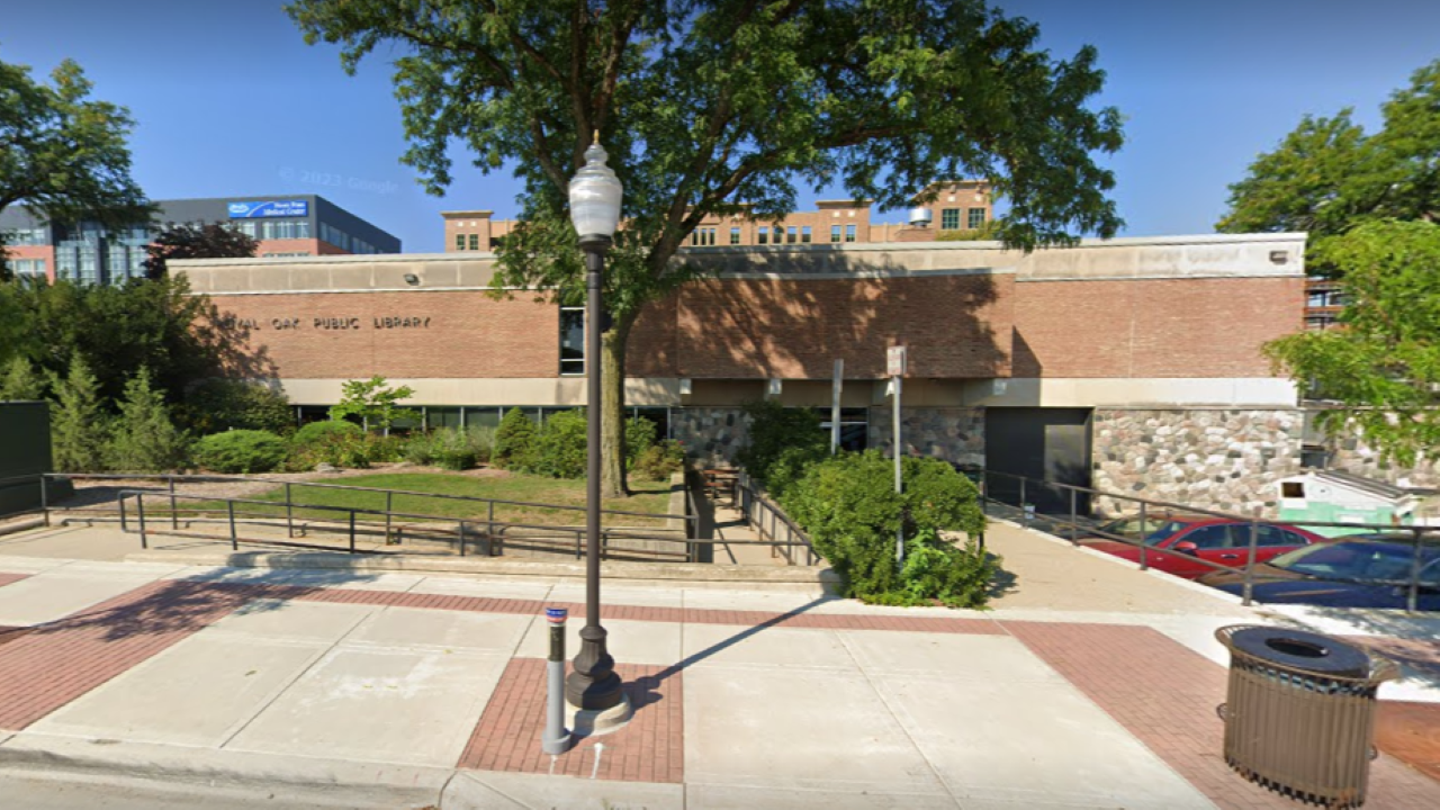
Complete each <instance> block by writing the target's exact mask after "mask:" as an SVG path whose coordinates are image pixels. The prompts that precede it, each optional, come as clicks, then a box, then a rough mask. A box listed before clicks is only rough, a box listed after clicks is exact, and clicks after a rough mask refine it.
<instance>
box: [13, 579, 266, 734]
mask: <svg viewBox="0 0 1440 810" xmlns="http://www.w3.org/2000/svg"><path fill="white" fill-rule="evenodd" d="M271 591H272V589H270V588H267V587H265V586H250V587H246V588H231V589H227V590H219V589H215V588H212V587H207V586H206V585H204V584H200V583H193V582H182V581H175V580H170V581H160V582H153V583H151V584H149V585H145V586H143V587H140V588H137V589H135V590H133V591H130V592H128V593H125V594H122V595H120V596H117V597H115V598H113V599H110V600H107V601H105V602H101V603H100V604H98V605H95V606H93V607H90V608H87V609H85V610H82V611H80V612H78V613H75V614H73V615H71V616H68V617H66V618H64V619H61V620H59V621H56V622H50V623H47V624H42V625H38V626H36V627H33V628H29V630H28V632H26V633H25V634H24V635H23V636H21V637H20V638H16V639H14V640H13V641H11V642H10V643H7V644H5V645H4V646H0V728H3V729H10V730H12V731H20V730H22V729H24V728H25V727H26V726H29V725H30V724H31V723H33V722H35V721H36V720H39V719H40V718H42V717H44V716H45V715H47V714H49V713H51V712H53V711H55V710H56V709H58V708H60V707H61V706H64V705H65V704H67V703H69V702H70V701H72V700H74V699H76V698H78V697H80V696H81V695H83V694H85V693H86V692H89V691H90V690H91V689H94V688H95V687H97V686H100V685H101V684H103V683H105V682H106V681H108V680H110V679H111V678H114V677H115V676H117V675H119V674H121V673H123V672H125V671H126V670H128V669H130V668H131V667H133V666H135V665H136V664H139V663H140V662H141V661H144V660H145V659H147V658H149V657H150V656H152V655H155V654H156V653H159V652H160V651H162V650H165V649H167V648H168V647H170V646H171V645H173V644H175V643H176V642H178V641H180V640H181V639H184V638H186V637H187V636H190V635H192V634H193V633H195V632H197V631H199V630H200V629H201V628H203V627H206V626H208V625H210V624H212V623H214V622H215V621H217V620H219V619H220V618H221V617H223V616H225V615H227V614H229V613H230V612H232V611H234V610H235V609H236V608H238V607H240V606H242V605H244V604H245V603H246V602H249V601H250V600H251V599H255V598H259V597H263V596H268V595H270V594H271Z"/></svg>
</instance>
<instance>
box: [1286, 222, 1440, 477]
mask: <svg viewBox="0 0 1440 810" xmlns="http://www.w3.org/2000/svg"><path fill="white" fill-rule="evenodd" d="M1318 250H1319V251H1320V253H1321V254H1322V255H1321V256H1320V257H1318V258H1320V259H1321V260H1322V261H1325V262H1326V263H1327V264H1329V265H1330V266H1332V267H1333V268H1335V269H1336V272H1337V273H1338V274H1339V278H1340V279H1341V280H1342V282H1343V283H1344V285H1345V294H1346V295H1347V296H1348V298H1349V303H1348V304H1347V306H1346V307H1345V310H1344V311H1343V312H1342V313H1341V315H1340V321H1341V323H1342V325H1343V326H1342V328H1340V329H1333V330H1326V331H1323V332H1301V333H1297V334H1294V335H1289V336H1287V337H1283V338H1280V339H1279V340H1276V341H1273V342H1272V343H1270V344H1269V345H1268V346H1267V347H1266V351H1267V352H1268V353H1269V355H1270V356H1271V357H1272V358H1273V359H1274V360H1275V361H1276V362H1278V363H1279V364H1281V365H1283V366H1284V367H1285V369H1286V370H1287V371H1288V372H1289V373H1290V374H1291V376H1292V377H1294V379H1296V380H1297V381H1299V382H1301V383H1302V384H1309V385H1311V386H1313V388H1314V391H1315V392H1316V393H1317V394H1318V395H1320V396H1321V397H1324V398H1326V399H1334V400H1337V401H1339V402H1340V403H1341V406H1340V407H1336V408H1332V409H1327V410H1323V411H1321V412H1320V426H1321V427H1323V428H1325V429H1327V430H1331V431H1338V430H1339V429H1341V428H1344V427H1347V426H1351V427H1355V428H1358V429H1359V431H1360V433H1361V434H1362V435H1363V436H1364V437H1365V439H1366V441H1367V442H1368V443H1370V444H1371V446H1373V447H1374V448H1375V449H1376V450H1378V451H1379V452H1380V453H1381V454H1382V455H1384V456H1386V457H1389V458H1394V459H1395V460H1397V461H1399V462H1400V463H1401V464H1404V465H1407V466H1408V465H1410V464H1413V463H1414V462H1415V460H1416V458H1418V457H1420V456H1426V457H1434V456H1436V454H1437V451H1440V407H1437V406H1440V395H1437V392H1440V225H1436V224H1434V223H1432V222H1400V221H1396V220H1386V221H1379V222H1366V223H1363V224H1361V225H1359V226H1357V227H1355V228H1354V229H1353V230H1351V231H1349V232H1348V233H1345V234H1343V235H1341V236H1338V237H1334V238H1332V239H1329V240H1327V241H1325V242H1324V243H1323V244H1322V245H1321V246H1320V247H1319V248H1318Z"/></svg>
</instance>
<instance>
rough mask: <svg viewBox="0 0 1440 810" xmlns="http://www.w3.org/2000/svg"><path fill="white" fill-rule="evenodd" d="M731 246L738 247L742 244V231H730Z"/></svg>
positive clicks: (732, 229) (736, 229)
mask: <svg viewBox="0 0 1440 810" xmlns="http://www.w3.org/2000/svg"><path fill="white" fill-rule="evenodd" d="M730 244H732V245H738V244H740V229H739V228H731V229H730Z"/></svg>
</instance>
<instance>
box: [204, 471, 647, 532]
mask: <svg viewBox="0 0 1440 810" xmlns="http://www.w3.org/2000/svg"><path fill="white" fill-rule="evenodd" d="M324 483H327V484H331V483H333V484H343V485H345V486H354V487H374V488H376V489H390V490H406V491H408V492H422V493H434V494H438V495H463V496H467V497H472V498H491V499H494V500H502V501H524V502H528V503H539V504H554V505H558V506H578V507H583V506H584V505H585V482H584V481H583V480H580V481H571V480H561V479H557V478H542V477H539V476H532V475H508V476H495V477H484V478H479V477H475V476H469V475H452V474H446V473H375V474H361V475H353V476H351V475H347V476H345V477H344V478H343V479H340V480H327V481H325V482H324ZM631 490H632V491H633V492H634V494H633V495H631V496H630V497H629V498H617V499H609V500H606V501H605V502H604V508H606V509H617V510H622V511H626V512H644V513H647V514H653V515H663V514H666V513H667V511H668V510H669V507H670V487H669V485H668V484H666V483H661V482H652V481H637V482H633V483H632V484H631ZM291 496H292V497H293V498H294V500H295V503H296V504H312V505H316V506H339V507H344V508H347V509H373V510H376V511H382V512H383V511H384V510H385V500H386V496H385V493H383V492H356V491H353V490H343V489H326V488H321V487H311V486H304V485H301V484H299V483H296V484H294V485H292V486H291ZM248 500H264V501H280V502H282V503H283V502H284V500H285V488H284V487H283V486H279V487H276V488H275V489H273V490H270V491H269V492H266V493H264V494H261V495H258V496H251V498H249V499H248ZM195 508H200V509H218V510H223V509H224V508H225V507H224V503H223V502H218V501H217V502H211V503H205V504H196V507H195ZM391 509H392V511H395V512H404V513H408V514H413V515H426V516H432V517H445V518H454V519H462V518H464V519H474V520H486V519H488V516H489V514H490V512H489V504H485V503H476V502H473V501H457V500H449V499H446V498H430V497H426V496H425V495H401V494H396V495H394V496H393V502H392V506H391ZM179 511H181V512H184V511H186V510H184V509H183V507H182V508H181V509H180V510H179ZM236 512H237V514H238V513H241V512H243V513H245V514H246V515H247V516H254V515H260V514H268V515H278V516H281V517H283V516H284V515H285V509H284V507H281V506H277V507H275V508H274V509H273V510H272V509H268V508H266V507H262V506H257V505H254V504H237V505H236ZM295 516H296V517H297V518H298V517H308V518H319V519H328V520H345V519H346V515H345V514H344V513H337V512H332V511H327V510H319V509H305V508H303V507H299V506H297V507H296V508H295ZM355 519H356V520H362V521H363V520H380V521H384V519H385V518H384V517H383V516H380V515H363V514H362V515H356V518H355ZM396 520H397V521H400V522H404V520H405V519H404V518H396ZM495 520H496V522H503V523H523V524H539V525H547V526H554V525H570V526H580V525H583V524H584V523H585V513H584V512H583V511H575V510H569V509H548V508H544V507H537V506H518V505H511V504H496V505H495ZM601 520H602V523H603V524H604V525H606V526H649V527H659V526H661V525H663V523H664V521H663V520H662V519H660V518H658V517H655V518H646V517H641V516H638V515H602V516H601Z"/></svg>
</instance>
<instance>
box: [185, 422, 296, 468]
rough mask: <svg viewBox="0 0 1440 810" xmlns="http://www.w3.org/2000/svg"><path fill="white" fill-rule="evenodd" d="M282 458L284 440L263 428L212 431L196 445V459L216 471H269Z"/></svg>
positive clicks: (281, 460) (283, 457)
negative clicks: (222, 431)
mask: <svg viewBox="0 0 1440 810" xmlns="http://www.w3.org/2000/svg"><path fill="white" fill-rule="evenodd" d="M284 460H285V440H284V439H282V438H280V437H279V436H276V435H275V434H274V433H271V432H269V431H265V430H231V431H226V432H225V433H215V434H211V435H209V436H206V437H205V438H203V439H201V440H200V441H199V443H197V444H196V446H195V462H196V463H197V464H199V465H200V466H201V467H204V468H205V469H207V470H214V471H215V472H222V473H262V472H270V471H271V470H273V469H275V468H276V467H279V466H280V463H281V462H283V461H284Z"/></svg>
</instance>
